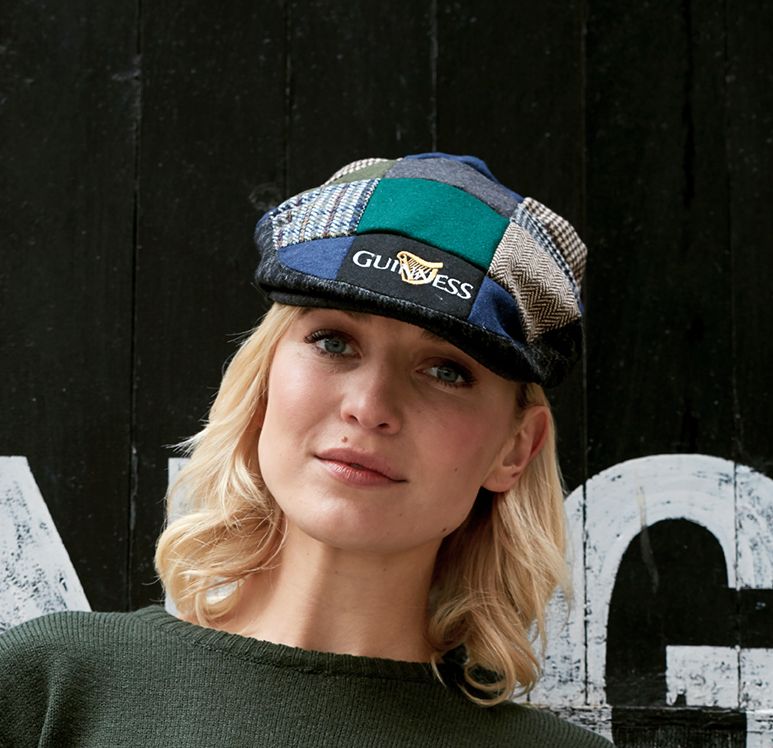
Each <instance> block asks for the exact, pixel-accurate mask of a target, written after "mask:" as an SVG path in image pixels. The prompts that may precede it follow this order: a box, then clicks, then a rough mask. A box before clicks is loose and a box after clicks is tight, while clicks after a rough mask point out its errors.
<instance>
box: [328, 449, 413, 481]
mask: <svg viewBox="0 0 773 748" xmlns="http://www.w3.org/2000/svg"><path fill="white" fill-rule="evenodd" d="M317 457H318V458H319V459H321V460H325V461H327V462H331V463H340V464H342V465H346V466H348V467H350V468H351V469H352V470H355V471H367V472H369V473H375V474H377V475H380V476H382V477H384V478H388V479H389V480H391V481H394V482H395V483H402V482H405V481H406V478H405V477H403V476H402V475H401V474H400V472H399V471H397V470H396V469H395V468H393V467H392V466H391V465H390V464H389V463H388V462H387V461H386V460H384V459H383V458H381V457H379V456H378V455H373V454H367V453H365V452H360V451H358V450H354V449H330V450H325V451H324V452H320V453H319V454H317Z"/></svg>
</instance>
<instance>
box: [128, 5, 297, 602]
mask: <svg viewBox="0 0 773 748" xmlns="http://www.w3.org/2000/svg"><path fill="white" fill-rule="evenodd" d="M141 43H142V49H143V100H142V123H143V124H142V153H141V159H140V172H139V197H140V218H139V225H138V242H139V244H138V258H137V266H136V300H137V301H136V340H135V351H134V366H135V377H134V396H135V410H134V423H135V425H134V446H135V448H136V455H137V465H136V482H135V485H134V493H133V497H132V507H133V518H134V520H133V521H134V532H133V536H132V568H131V580H132V589H131V603H132V606H134V607H136V606H139V605H142V604H145V603H146V602H148V601H150V600H158V599H160V595H161V593H160V589H159V588H158V587H157V586H156V585H154V584H152V582H153V580H154V571H153V565H152V558H153V552H154V546H155V541H156V537H157V535H158V533H159V531H160V529H161V523H162V516H163V509H162V504H161V500H162V497H163V496H164V493H165V489H166V483H167V475H166V469H167V460H168V458H169V457H171V456H173V455H174V454H175V453H174V452H173V451H172V450H171V449H169V448H168V446H167V445H170V444H173V443H175V442H178V441H179V440H180V439H182V438H184V437H186V436H189V435H191V434H193V433H195V432H196V431H198V430H199V429H200V427H201V419H202V418H204V417H205V416H206V413H207V411H208V409H209V405H210V402H211V400H212V399H213V397H214V395H215V392H216V390H217V388H218V386H219V384H220V379H221V369H222V367H223V363H224V361H225V360H226V358H227V357H228V356H230V355H231V354H232V353H233V352H234V350H235V348H236V345H235V341H234V338H235V336H236V334H238V333H241V332H243V331H246V330H247V329H249V328H250V327H251V326H252V325H253V324H254V323H255V322H256V321H257V319H258V318H259V316H260V315H261V312H262V311H263V309H264V305H263V302H262V301H261V300H260V297H259V295H258V293H257V292H256V291H255V289H254V288H253V287H252V285H251V283H252V273H253V271H254V268H255V264H256V261H257V257H256V253H255V249H254V246H253V244H252V239H251V237H252V230H253V228H254V224H255V221H256V220H257V218H258V217H259V215H260V214H262V213H263V212H264V211H265V209H266V208H268V207H270V206H271V205H273V204H276V203H277V202H278V201H279V200H280V199H281V197H282V196H283V194H284V192H285V189H284V184H283V150H284V136H283V124H284V93H285V72H284V71H285V46H284V14H283V9H282V2H281V0H274V1H273V2H268V3H261V4H260V6H258V5H256V4H255V3H251V2H246V1H242V2H229V3H224V4H220V5H213V4H212V3H206V2H189V3H186V4H185V8H184V9H183V8H182V7H178V6H172V5H164V4H148V5H145V6H143V17H142V34H141Z"/></svg>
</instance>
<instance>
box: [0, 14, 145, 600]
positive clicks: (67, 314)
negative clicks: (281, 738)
mask: <svg viewBox="0 0 773 748" xmlns="http://www.w3.org/2000/svg"><path fill="white" fill-rule="evenodd" d="M3 17H4V23H3V39H2V45H1V47H2V52H1V53H0V64H1V65H2V72H3V79H4V80H3V95H2V97H1V101H0V106H1V107H2V117H0V161H1V162H2V164H3V173H4V177H5V179H3V181H2V186H0V204H1V205H2V210H1V211H0V213H1V214H2V219H1V220H2V229H3V230H2V235H3V242H2V252H3V261H2V263H0V362H2V363H1V366H2V383H3V386H2V387H0V412H1V413H2V415H3V429H2V433H1V434H0V455H24V456H26V457H27V458H28V460H29V463H30V465H31V467H32V470H33V472H34V474H35V477H36V479H37V481H38V483H39V485H40V489H41V491H42V493H43V495H44V496H45V497H46V502H47V504H48V507H49V509H50V511H51V515H52V517H53V519H54V521H55V522H56V526H57V528H58V529H59V533H60V534H61V537H62V540H63V542H64V544H65V546H66V547H67V548H68V549H69V551H70V554H71V557H72V560H73V563H74V564H75V568H76V569H77V571H78V573H79V575H80V577H81V579H82V580H83V586H84V588H85V590H86V594H87V596H88V598H89V599H90V600H91V601H92V603H93V605H94V606H95V607H101V608H108V609H110V608H112V609H121V608H124V607H126V603H127V599H126V565H127V561H126V559H127V543H128V538H127V536H128V524H129V519H128V515H129V511H128V503H127V501H126V486H127V485H128V480H129V478H128V476H129V460H128V453H129V428H128V424H129V421H130V398H129V392H130V380H129V377H130V366H131V353H130V351H131V304H132V299H131V281H130V279H131V275H132V253H133V249H132V241H133V237H132V233H133V211H134V148H135V123H136V119H135V111H136V101H137V74H138V71H137V60H136V58H135V55H136V41H135V34H136V17H135V10H134V7H133V5H132V4H126V3H124V4H123V5H119V6H116V7H108V6H99V7H94V6H92V5H91V4H89V3H86V2H81V1H80V0H75V1H74V2H72V3H68V4H67V5H66V6H64V5H62V4H61V3H51V2H38V3H24V2H15V1H12V2H10V3H6V4H4V6H3Z"/></svg>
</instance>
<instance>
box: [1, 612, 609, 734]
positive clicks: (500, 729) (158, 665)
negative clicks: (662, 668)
mask: <svg viewBox="0 0 773 748" xmlns="http://www.w3.org/2000/svg"><path fill="white" fill-rule="evenodd" d="M444 667H445V666H444ZM446 675H449V676H451V673H450V671H449V672H447V673H446ZM247 745H249V746H282V747H284V746H357V747H358V748H362V747H364V746H401V747H402V746H422V748H428V747H429V746H510V747H511V748H514V747H515V746H528V747H529V748H540V747H541V746H577V748H585V747H586V746H587V748H603V746H608V745H609V743H608V742H607V741H606V740H604V739H603V738H600V737H598V736H596V735H594V734H592V733H590V732H588V731H586V730H583V729H581V728H579V727H575V726H573V725H570V724H568V723H567V722H564V721H562V720H560V719H558V718H557V717H554V716H552V715H550V714H548V713H545V712H542V711H538V710H536V709H531V708H528V707H524V706H518V705H515V704H511V703H507V704H502V705H500V706H497V707H493V708H482V707H479V706H476V705H475V704H473V703H472V702H470V701H469V700H467V699H466V698H465V697H464V696H462V695H461V694H460V693H459V692H458V690H457V689H455V688H453V687H452V688H446V687H445V686H443V685H442V684H440V683H439V682H438V681H437V679H436V678H435V677H434V676H433V674H432V671H431V670H430V668H429V666H427V665H424V664H421V663H411V662H398V661H395V660H382V659H372V658H368V657H354V656H351V655H338V654H325V653H320V652H309V651H306V650H302V649H294V648H292V647H286V646H283V645H278V644H271V643H268V642H264V641H258V640H256V639H250V638H247V637H243V636H238V635H236V634H230V633H227V632H223V631H215V630H212V629H207V628H202V627H200V626H196V625H193V624H191V623H187V622H184V621H180V620H178V619H177V618H175V617H174V616H171V615H169V614H168V613H167V612H166V611H164V609H163V608H161V607H159V606H151V607H148V608H143V609H142V610H139V611H136V612H134V613H76V612H69V613H55V614H53V615H49V616H44V617H42V618H38V619H35V620H33V621H28V622H27V623H24V624H22V625H21V626H17V627H16V628H14V629H11V630H10V631H7V632H6V633H5V634H3V635H2V636H0V746H3V748H5V747H6V746H14V748H16V747H17V746H56V747H57V748H63V747H65V746H111V748H112V747H117V746H165V748H168V747H170V746H247Z"/></svg>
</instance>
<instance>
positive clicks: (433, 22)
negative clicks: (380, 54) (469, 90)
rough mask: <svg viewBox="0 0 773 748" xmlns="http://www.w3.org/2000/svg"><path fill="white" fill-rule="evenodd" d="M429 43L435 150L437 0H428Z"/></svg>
mask: <svg viewBox="0 0 773 748" xmlns="http://www.w3.org/2000/svg"><path fill="white" fill-rule="evenodd" d="M429 12H430V21H429V23H430V44H429V49H430V52H429V55H430V58H429V74H430V115H429V116H430V124H429V128H430V137H431V139H432V150H433V151H437V149H438V145H437V131H438V111H437V101H438V90H437V68H438V16H437V14H438V9H437V0H430V11H429Z"/></svg>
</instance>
